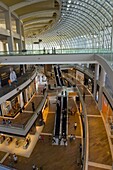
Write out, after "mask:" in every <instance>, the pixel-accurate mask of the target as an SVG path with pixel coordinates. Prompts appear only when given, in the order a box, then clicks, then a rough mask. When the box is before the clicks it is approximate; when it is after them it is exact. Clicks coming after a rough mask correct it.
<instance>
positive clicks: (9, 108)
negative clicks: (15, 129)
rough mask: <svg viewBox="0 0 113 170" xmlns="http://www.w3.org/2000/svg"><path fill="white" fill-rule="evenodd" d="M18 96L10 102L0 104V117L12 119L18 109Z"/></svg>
mask: <svg viewBox="0 0 113 170" xmlns="http://www.w3.org/2000/svg"><path fill="white" fill-rule="evenodd" d="M18 98H19V96H16V97H15V98H13V99H12V100H10V101H5V102H3V103H2V104H1V111H2V116H5V117H14V116H15V115H16V114H17V113H18V111H19V108H20V104H19V99H18Z"/></svg>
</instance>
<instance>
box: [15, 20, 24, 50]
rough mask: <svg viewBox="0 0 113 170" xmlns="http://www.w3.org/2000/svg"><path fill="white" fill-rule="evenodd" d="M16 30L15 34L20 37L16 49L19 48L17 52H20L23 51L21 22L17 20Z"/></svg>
mask: <svg viewBox="0 0 113 170" xmlns="http://www.w3.org/2000/svg"><path fill="white" fill-rule="evenodd" d="M16 28H17V33H18V34H19V35H20V39H19V40H18V48H19V51H22V49H23V43H22V30H21V22H20V20H19V19H17V20H16Z"/></svg>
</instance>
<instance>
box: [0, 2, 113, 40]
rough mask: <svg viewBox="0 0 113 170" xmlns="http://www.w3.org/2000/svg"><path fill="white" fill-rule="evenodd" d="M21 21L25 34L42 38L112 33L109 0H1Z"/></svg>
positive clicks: (111, 11) (51, 38)
mask: <svg viewBox="0 0 113 170" xmlns="http://www.w3.org/2000/svg"><path fill="white" fill-rule="evenodd" d="M1 2H3V3H4V4H6V5H7V6H8V7H9V9H10V10H11V11H12V12H15V13H16V14H17V15H18V16H19V17H20V19H21V20H22V21H23V24H24V30H25V36H26V37H33V36H34V35H35V36H36V37H38V38H42V39H43V40H44V42H45V43H46V42H50V41H54V42H55V41H60V39H61V38H62V40H63V41H65V42H68V39H73V38H74V37H76V40H77V39H79V37H81V38H84V39H88V37H89V36H90V37H97V38H98V39H99V38H101V37H103V34H104V35H105V39H106V41H108V39H109V38H108V37H107V36H106V35H110V34H111V33H112V29H113V28H112V24H113V21H112V20H113V0H61V2H60V0H24V1H22V0H15V1H13V0H10V1H9V0H2V1H1Z"/></svg>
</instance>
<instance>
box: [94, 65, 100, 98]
mask: <svg viewBox="0 0 113 170" xmlns="http://www.w3.org/2000/svg"><path fill="white" fill-rule="evenodd" d="M98 79H99V64H95V75H94V92H93V97H94V99H95V98H96V89H97V80H98Z"/></svg>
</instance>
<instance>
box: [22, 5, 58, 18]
mask: <svg viewBox="0 0 113 170" xmlns="http://www.w3.org/2000/svg"><path fill="white" fill-rule="evenodd" d="M54 12H58V10H56V9H55V8H51V9H47V10H42V11H36V12H31V13H27V14H24V15H21V16H20V19H21V20H23V19H25V18H29V17H32V16H40V15H41V14H45V15H46V16H47V15H48V14H50V13H54Z"/></svg>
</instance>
